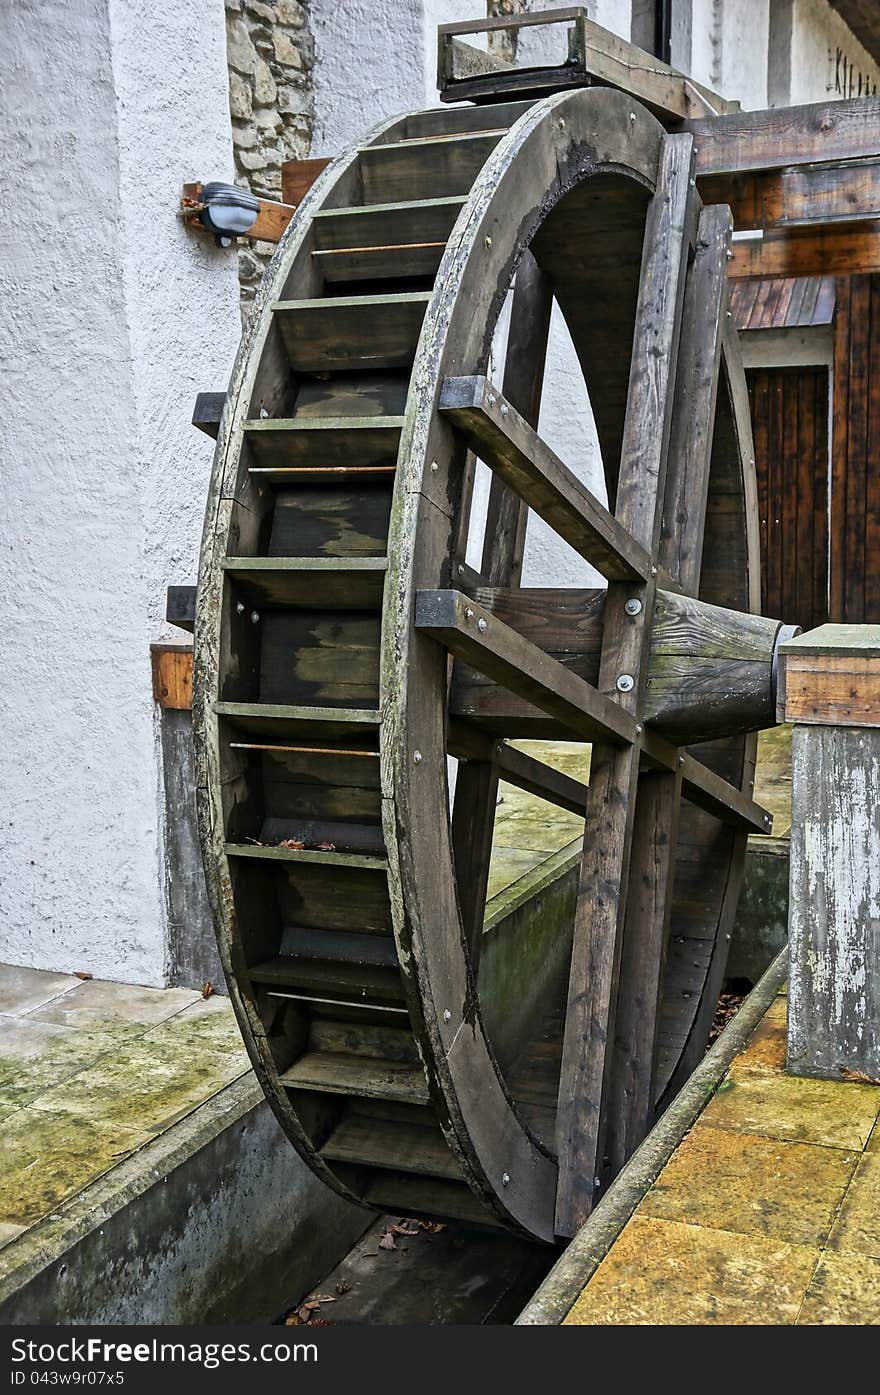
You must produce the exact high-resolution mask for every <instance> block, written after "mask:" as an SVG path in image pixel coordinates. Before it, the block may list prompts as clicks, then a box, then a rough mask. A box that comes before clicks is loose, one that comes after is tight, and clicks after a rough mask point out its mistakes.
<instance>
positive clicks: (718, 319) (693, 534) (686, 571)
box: [661, 207, 731, 595]
mask: <svg viewBox="0 0 880 1395" xmlns="http://www.w3.org/2000/svg"><path fill="white" fill-rule="evenodd" d="M730 240H731V226H730V217H729V214H728V213H727V210H726V209H725V208H723V207H720V208H705V209H704V210H703V212H702V214H701V216H700V223H699V229H698V232H697V249H696V253H695V256H694V263H693V266H692V267H691V270H690V274H689V276H688V284H687V290H686V292H685V299H684V309H683V311H682V317H683V318H682V333H681V344H680V349H679V363H678V369H677V372H676V377H675V401H674V405H673V411H672V427H671V435H670V446H669V462H670V464H669V469H668V472H667V480H666V490H665V494H664V500H663V527H662V532H661V561H662V563H663V565H664V567H665V568H666V570H667V571H668V572H669V574H670V575H671V576H672V577H674V578H675V579H676V580H677V581H678V582H679V583H680V584H681V586H682V587H683V589H684V590H685V592H689V593H690V594H691V595H697V593H698V591H699V579H700V567H701V564H702V559H703V537H704V533H705V527H706V500H707V498H708V494H709V462H710V456H711V451H712V437H713V432H714V427H715V404H716V401H717V397H718V373H719V368H720V364H721V325H722V321H723V319H724V315H725V313H726V296H725V287H726V279H727V252H728V249H729V247H730Z"/></svg>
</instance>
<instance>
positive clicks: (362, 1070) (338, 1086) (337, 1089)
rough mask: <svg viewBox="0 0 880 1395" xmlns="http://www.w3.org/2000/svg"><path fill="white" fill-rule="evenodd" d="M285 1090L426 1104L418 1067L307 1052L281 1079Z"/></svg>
mask: <svg viewBox="0 0 880 1395" xmlns="http://www.w3.org/2000/svg"><path fill="white" fill-rule="evenodd" d="M281 1083H282V1085H285V1086H286V1087H287V1089H288V1090H320V1091H323V1092H326V1093H328V1094H333V1095H357V1096H358V1097H363V1098H366V1099H380V1100H400V1102H401V1103H402V1104H428V1103H429V1095H428V1087H427V1084H426V1082H425V1073H424V1071H423V1070H422V1068H421V1066H418V1065H409V1064H408V1063H407V1062H401V1061H382V1060H378V1059H369V1058H367V1057H364V1056H345V1055H342V1053H338V1054H337V1053H335V1052H332V1053H331V1052H329V1051H327V1052H323V1051H320V1052H319V1051H309V1052H307V1053H306V1054H305V1055H304V1056H301V1057H300V1058H299V1060H298V1061H297V1062H296V1063H295V1065H293V1066H291V1068H290V1070H288V1071H285V1072H284V1074H283V1075H282V1077H281Z"/></svg>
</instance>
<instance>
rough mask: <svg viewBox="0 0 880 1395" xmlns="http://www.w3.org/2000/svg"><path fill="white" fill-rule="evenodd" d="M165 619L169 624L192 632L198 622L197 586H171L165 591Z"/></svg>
mask: <svg viewBox="0 0 880 1395" xmlns="http://www.w3.org/2000/svg"><path fill="white" fill-rule="evenodd" d="M165 619H166V620H167V621H168V623H169V625H176V626H177V628H178V629H179V630H187V631H188V632H189V633H190V634H192V632H193V630H194V629H195V624H196V588H195V587H194V586H169V587H168V589H167V591H166V592H165Z"/></svg>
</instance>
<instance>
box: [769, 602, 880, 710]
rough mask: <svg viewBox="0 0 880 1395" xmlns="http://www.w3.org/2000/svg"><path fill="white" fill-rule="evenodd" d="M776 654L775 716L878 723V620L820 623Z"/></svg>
mask: <svg viewBox="0 0 880 1395" xmlns="http://www.w3.org/2000/svg"><path fill="white" fill-rule="evenodd" d="M781 655H782V657H783V665H782V667H783V673H784V677H783V682H782V684H781V691H780V694H779V698H778V714H777V715H778V717H779V720H780V721H786V722H797V723H799V724H801V725H807V726H813V725H821V726H841V727H849V726H855V727H877V726H880V625H821V626H820V627H819V628H818V629H815V630H812V631H810V632H809V633H807V634H802V635H798V636H797V638H792V639H790V640H789V641H788V642H786V644H785V645H784V647H783V648H782V650H781Z"/></svg>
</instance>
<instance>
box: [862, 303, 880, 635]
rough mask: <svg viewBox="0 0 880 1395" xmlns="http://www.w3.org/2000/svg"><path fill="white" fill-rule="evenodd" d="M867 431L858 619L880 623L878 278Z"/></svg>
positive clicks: (872, 306) (872, 313)
mask: <svg viewBox="0 0 880 1395" xmlns="http://www.w3.org/2000/svg"><path fill="white" fill-rule="evenodd" d="M870 317H871V333H870V338H869V341H868V344H869V347H868V430H867V441H866V449H865V553H864V556H865V578H864V586H865V602H864V610H863V612H862V619H863V620H864V621H865V622H866V623H867V624H873V623H875V622H876V621H880V277H877V276H872V277H871V294H870Z"/></svg>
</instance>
